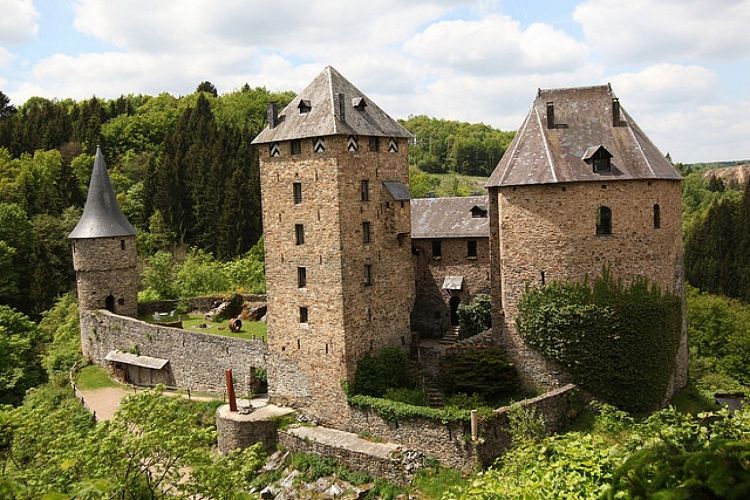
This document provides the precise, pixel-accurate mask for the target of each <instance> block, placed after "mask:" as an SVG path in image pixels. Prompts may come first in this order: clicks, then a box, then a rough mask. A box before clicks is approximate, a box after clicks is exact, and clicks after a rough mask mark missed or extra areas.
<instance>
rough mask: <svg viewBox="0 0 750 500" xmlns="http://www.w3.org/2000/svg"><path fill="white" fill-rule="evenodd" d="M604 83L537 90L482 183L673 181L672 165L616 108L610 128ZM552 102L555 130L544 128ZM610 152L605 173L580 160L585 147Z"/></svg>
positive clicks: (609, 96)
mask: <svg viewBox="0 0 750 500" xmlns="http://www.w3.org/2000/svg"><path fill="white" fill-rule="evenodd" d="M613 99H615V95H614V93H613V92H612V88H611V87H610V86H609V85H600V86H595V87H578V88H564V89H540V90H539V92H538V94H537V97H536V99H535V100H534V103H533V104H532V106H531V110H530V111H529V114H528V115H527V116H526V119H525V120H524V122H523V124H522V125H521V128H520V129H519V130H518V132H517V133H516V136H515V138H514V139H513V142H512V143H511V144H510V146H509V147H508V150H507V151H506V152H505V155H503V158H502V159H501V160H500V163H499V164H498V165H497V167H496V168H495V171H494V172H493V173H492V176H491V177H490V179H489V181H488V183H487V186H488V187H495V186H518V185H526V184H552V183H558V182H580V181H602V180H607V181H613V180H630V179H674V180H679V179H680V174H678V173H677V171H676V170H675V168H674V167H673V166H672V164H671V163H670V162H669V161H667V160H666V159H665V158H664V155H663V154H662V153H661V151H659V149H658V148H657V147H656V146H655V145H654V144H653V143H652V142H651V141H650V140H649V138H648V137H647V136H646V134H644V133H643V131H642V130H641V129H640V127H638V124H637V123H635V121H634V120H633V118H632V117H631V116H630V115H629V114H628V113H627V112H626V111H625V110H624V109H623V108H622V106H620V120H619V124H618V126H614V120H613ZM549 102H551V103H553V105H554V115H555V119H554V122H555V124H556V127H555V128H551V129H550V128H547V103H549ZM598 146H604V147H605V148H606V149H607V151H609V152H610V153H611V154H612V160H611V165H612V169H611V172H607V173H594V171H593V168H592V166H591V164H590V163H587V162H586V161H584V160H583V157H584V155H585V153H586V151H587V150H588V149H589V148H591V147H598Z"/></svg>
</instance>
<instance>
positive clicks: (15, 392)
mask: <svg viewBox="0 0 750 500" xmlns="http://www.w3.org/2000/svg"><path fill="white" fill-rule="evenodd" d="M43 347H44V334H43V333H42V331H41V330H40V329H39V327H38V326H37V325H36V324H34V323H33V322H32V321H31V320H29V318H28V317H27V316H25V315H24V314H22V313H20V312H18V311H16V310H14V309H12V308H10V307H8V306H3V305H0V404H18V403H20V402H21V400H22V399H23V396H24V394H25V393H26V390H27V389H30V388H31V387H34V386H36V385H38V384H40V383H42V382H44V380H45V371H44V369H43V368H42V350H43Z"/></svg>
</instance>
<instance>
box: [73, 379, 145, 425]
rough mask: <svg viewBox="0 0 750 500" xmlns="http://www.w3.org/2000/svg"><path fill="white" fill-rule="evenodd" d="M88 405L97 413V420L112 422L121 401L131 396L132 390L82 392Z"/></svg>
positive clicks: (113, 389)
mask: <svg viewBox="0 0 750 500" xmlns="http://www.w3.org/2000/svg"><path fill="white" fill-rule="evenodd" d="M78 391H79V392H80V393H81V394H83V399H84V401H86V405H87V406H88V407H89V408H90V409H91V410H92V411H93V412H94V413H95V415H96V419H97V420H110V419H111V418H112V417H113V416H114V415H115V412H116V411H117V409H118V408H119V407H120V401H121V400H122V399H123V398H124V397H125V396H128V395H130V394H133V391H132V390H129V391H128V390H125V389H123V388H120V387H103V388H101V389H92V390H85V391H84V390H81V389H78Z"/></svg>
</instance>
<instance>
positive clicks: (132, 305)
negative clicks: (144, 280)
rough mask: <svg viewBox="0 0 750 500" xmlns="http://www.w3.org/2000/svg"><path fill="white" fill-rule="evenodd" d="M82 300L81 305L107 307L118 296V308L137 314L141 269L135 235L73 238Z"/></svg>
mask: <svg viewBox="0 0 750 500" xmlns="http://www.w3.org/2000/svg"><path fill="white" fill-rule="evenodd" d="M72 247H73V268H74V269H75V271H76V283H77V292H78V303H79V305H80V307H81V309H104V308H105V307H106V306H107V296H109V295H111V296H112V297H113V298H114V312H116V313H117V314H122V315H126V316H136V314H137V312H138V272H137V271H136V262H137V256H136V251H135V237H134V236H122V237H116V238H94V239H81V240H73V242H72Z"/></svg>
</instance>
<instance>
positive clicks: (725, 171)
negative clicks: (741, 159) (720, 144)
mask: <svg viewBox="0 0 750 500" xmlns="http://www.w3.org/2000/svg"><path fill="white" fill-rule="evenodd" d="M703 177H705V178H706V179H707V180H710V179H711V177H714V178H716V179H721V180H722V182H723V183H724V185H735V184H736V185H740V186H742V185H745V184H747V182H748V180H750V163H745V164H742V165H735V166H732V167H719V168H710V169H708V170H706V171H704V172H703Z"/></svg>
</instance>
